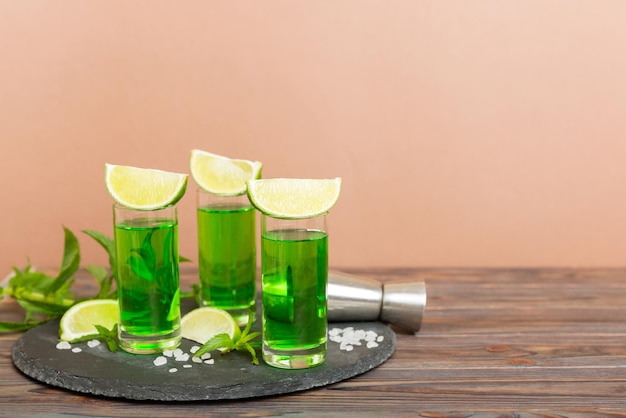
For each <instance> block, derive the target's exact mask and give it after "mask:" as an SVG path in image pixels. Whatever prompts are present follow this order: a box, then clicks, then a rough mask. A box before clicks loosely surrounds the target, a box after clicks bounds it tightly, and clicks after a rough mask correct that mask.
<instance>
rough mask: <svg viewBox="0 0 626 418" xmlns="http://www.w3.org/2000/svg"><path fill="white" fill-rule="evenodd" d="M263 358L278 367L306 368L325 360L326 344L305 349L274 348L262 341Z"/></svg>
mask: <svg viewBox="0 0 626 418" xmlns="http://www.w3.org/2000/svg"><path fill="white" fill-rule="evenodd" d="M263 360H265V362H266V363H267V364H268V365H270V366H273V367H278V368H280V369H308V368H311V367H315V366H319V365H320V364H322V363H324V362H325V361H326V344H325V343H324V344H320V345H318V346H317V347H314V348H309V349H305V350H276V349H272V348H270V347H268V346H267V345H265V343H264V344H263Z"/></svg>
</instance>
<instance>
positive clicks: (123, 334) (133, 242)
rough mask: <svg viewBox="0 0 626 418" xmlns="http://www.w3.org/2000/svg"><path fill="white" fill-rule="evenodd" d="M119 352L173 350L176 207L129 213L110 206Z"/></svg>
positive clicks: (176, 286)
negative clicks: (118, 309)
mask: <svg viewBox="0 0 626 418" xmlns="http://www.w3.org/2000/svg"><path fill="white" fill-rule="evenodd" d="M113 218H114V225H115V235H114V241H115V252H116V259H117V263H116V264H117V287H118V290H117V297H118V301H119V305H120V325H119V327H118V334H119V341H120V347H121V348H122V349H123V350H124V351H127V352H130V353H135V354H152V353H158V352H162V351H163V350H167V349H172V348H175V347H177V346H178V345H179V344H180V341H181V334H180V277H179V266H178V263H179V259H178V218H177V212H176V206H168V207H165V208H163V209H157V210H149V211H147V210H134V209H129V208H126V207H123V206H120V205H117V204H116V205H114V206H113Z"/></svg>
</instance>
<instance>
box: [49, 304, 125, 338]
mask: <svg viewBox="0 0 626 418" xmlns="http://www.w3.org/2000/svg"><path fill="white" fill-rule="evenodd" d="M119 318H120V311H119V305H118V304H117V300H114V299H93V300H86V301H84V302H78V303H77V304H76V305H73V306H72V307H71V308H69V309H68V310H67V311H65V313H64V314H63V316H62V317H61V322H60V324H59V337H60V339H61V340H63V341H71V340H75V339H76V338H79V337H83V336H85V335H89V334H97V333H98V330H97V329H96V327H95V325H101V326H103V327H105V328H106V329H112V328H113V326H114V325H115V324H117V323H119Z"/></svg>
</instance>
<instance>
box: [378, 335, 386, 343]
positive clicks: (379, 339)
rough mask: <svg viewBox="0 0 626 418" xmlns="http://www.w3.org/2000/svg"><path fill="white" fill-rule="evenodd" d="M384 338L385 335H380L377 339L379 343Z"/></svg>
mask: <svg viewBox="0 0 626 418" xmlns="http://www.w3.org/2000/svg"><path fill="white" fill-rule="evenodd" d="M384 340H385V336H384V335H379V336H378V338H376V341H378V342H379V343H381V342H383V341H384Z"/></svg>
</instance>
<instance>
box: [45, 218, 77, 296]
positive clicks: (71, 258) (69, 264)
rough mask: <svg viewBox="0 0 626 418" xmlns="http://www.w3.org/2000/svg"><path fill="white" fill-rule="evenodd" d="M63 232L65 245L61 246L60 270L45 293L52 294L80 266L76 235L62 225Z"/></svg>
mask: <svg viewBox="0 0 626 418" xmlns="http://www.w3.org/2000/svg"><path fill="white" fill-rule="evenodd" d="M63 231H64V232H65V245H64V246H63V260H62V262H61V270H60V271H59V274H58V275H57V277H56V279H55V280H54V281H53V282H52V284H51V285H50V287H49V288H48V289H47V291H46V293H47V294H53V293H55V292H56V291H58V290H59V289H61V288H62V287H63V286H64V285H65V283H66V282H67V281H68V280H70V279H71V277H72V276H73V275H74V273H76V270H78V267H79V266H80V249H79V245H78V240H77V239H76V235H74V234H73V233H72V231H70V230H69V229H68V228H66V227H63Z"/></svg>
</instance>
